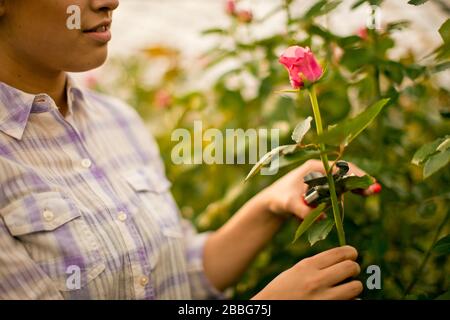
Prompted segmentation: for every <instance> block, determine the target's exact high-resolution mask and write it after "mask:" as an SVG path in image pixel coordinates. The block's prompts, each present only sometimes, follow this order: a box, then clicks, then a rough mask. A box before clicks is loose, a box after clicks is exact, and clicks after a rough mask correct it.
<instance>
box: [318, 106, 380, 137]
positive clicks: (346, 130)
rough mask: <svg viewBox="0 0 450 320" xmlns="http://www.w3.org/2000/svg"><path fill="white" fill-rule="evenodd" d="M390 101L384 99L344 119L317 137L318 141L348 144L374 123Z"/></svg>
mask: <svg viewBox="0 0 450 320" xmlns="http://www.w3.org/2000/svg"><path fill="white" fill-rule="evenodd" d="M388 101H389V99H382V100H380V101H378V102H377V103H375V104H373V105H372V106H370V107H369V108H367V109H366V110H365V111H363V112H361V113H360V114H359V115H357V116H356V117H355V118H352V119H348V120H344V121H343V122H341V123H339V124H337V125H336V126H334V127H333V128H331V129H330V130H328V131H327V132H325V133H324V134H322V135H320V136H319V137H318V138H317V142H318V143H325V144H328V145H341V144H344V145H348V144H349V143H350V142H351V141H352V140H353V139H355V138H356V137H357V136H358V135H359V134H360V133H361V132H362V131H363V130H364V129H366V128H367V127H368V126H369V125H370V124H371V123H372V121H373V120H374V119H375V118H376V116H377V115H378V114H379V113H380V111H381V110H382V109H383V107H384V106H385V105H386V104H387V103H388Z"/></svg>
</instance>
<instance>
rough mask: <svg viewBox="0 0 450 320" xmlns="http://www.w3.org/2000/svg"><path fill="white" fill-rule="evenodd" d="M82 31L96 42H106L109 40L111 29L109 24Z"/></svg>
mask: <svg viewBox="0 0 450 320" xmlns="http://www.w3.org/2000/svg"><path fill="white" fill-rule="evenodd" d="M83 33H84V34H86V35H87V36H88V37H90V38H91V39H93V40H95V41H98V42H102V43H107V42H109V41H110V40H111V30H110V26H109V25H108V26H101V27H98V28H97V29H95V30H88V31H84V32H83Z"/></svg>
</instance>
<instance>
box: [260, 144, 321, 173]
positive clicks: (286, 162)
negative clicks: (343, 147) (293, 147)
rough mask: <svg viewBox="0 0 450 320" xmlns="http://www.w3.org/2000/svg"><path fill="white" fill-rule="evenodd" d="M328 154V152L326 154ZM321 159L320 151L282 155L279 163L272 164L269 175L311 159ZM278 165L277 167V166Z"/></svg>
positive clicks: (301, 151)
mask: <svg viewBox="0 0 450 320" xmlns="http://www.w3.org/2000/svg"><path fill="white" fill-rule="evenodd" d="M325 153H326V152H325ZM318 157H320V151H319V150H307V149H300V150H298V151H296V152H295V153H291V154H286V155H281V156H280V157H279V158H278V163H275V161H272V163H271V164H270V169H269V171H268V173H267V174H270V173H271V172H273V174H275V172H277V171H278V170H279V169H280V168H284V167H287V166H290V165H292V164H295V163H297V164H298V163H300V162H305V161H306V160H309V159H314V158H318ZM275 165H276V166H275Z"/></svg>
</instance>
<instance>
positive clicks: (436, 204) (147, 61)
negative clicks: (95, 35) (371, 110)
mask: <svg viewBox="0 0 450 320" xmlns="http://www.w3.org/2000/svg"><path fill="white" fill-rule="evenodd" d="M382 2H383V1H381V0H359V1H354V5H353V7H352V8H353V9H356V8H358V7H359V6H367V7H369V5H381V4H382ZM424 2H426V1H423V0H422V1H420V0H412V1H409V3H410V5H412V6H413V5H415V6H417V7H416V10H421V8H420V5H421V4H422V3H424ZM293 4H295V0H286V1H282V2H281V5H278V4H277V5H274V8H273V11H271V12H269V13H268V14H266V15H265V16H255V15H253V13H252V12H251V8H245V10H241V11H240V12H239V13H235V14H230V15H229V24H228V26H227V27H226V28H223V27H220V28H214V29H209V30H205V32H204V33H203V35H202V36H203V37H211V38H212V39H213V40H214V43H215V45H214V46H213V47H212V48H211V49H210V50H209V51H207V52H205V53H204V54H203V55H202V56H201V57H200V63H201V64H202V68H203V69H202V70H203V71H204V72H209V71H211V70H215V73H216V74H217V76H216V77H214V79H213V80H211V81H210V82H209V83H208V85H207V86H203V87H202V88H195V86H192V84H191V73H192V70H191V69H190V68H189V67H186V66H185V65H183V63H182V62H183V56H182V54H181V53H180V52H179V51H178V50H177V49H175V48H169V47H164V46H157V45H155V46H150V47H148V48H145V49H143V50H142V51H141V52H140V53H139V54H136V55H133V56H131V57H127V58H126V59H124V58H115V59H113V60H112V61H111V62H110V64H109V66H108V68H109V72H111V73H112V74H114V75H115V76H114V77H112V78H113V80H112V81H110V82H109V83H108V84H107V85H104V84H100V83H99V82H97V81H96V80H95V79H91V80H90V82H89V84H90V86H91V87H93V88H95V89H97V90H100V91H103V92H107V93H109V94H113V95H119V96H121V97H122V98H124V99H126V100H127V102H128V103H130V105H132V106H133V107H135V108H136V110H137V111H138V112H139V113H140V114H141V116H142V117H143V118H144V119H145V121H146V123H147V124H148V126H149V129H150V130H151V131H152V132H153V134H154V135H155V137H156V139H157V140H158V142H159V145H160V149H161V154H162V156H163V158H164V161H165V163H166V169H167V174H168V177H169V178H170V180H171V181H172V182H173V188H172V192H173V194H174V196H175V198H176V200H177V202H178V204H179V206H180V208H181V212H182V214H183V215H184V216H185V217H187V218H189V219H191V220H192V221H193V222H194V223H195V225H196V226H197V227H198V228H199V230H214V229H217V228H219V227H220V226H221V225H223V224H224V223H225V222H226V221H227V220H228V219H229V218H230V216H231V215H233V213H235V212H236V211H237V210H238V209H239V208H240V207H241V206H242V205H243V204H244V203H245V202H246V201H247V200H248V199H249V198H250V197H252V196H253V195H254V194H256V193H257V192H258V191H260V190H261V189H262V188H264V187H265V186H267V185H269V184H270V183H271V182H273V181H274V180H275V179H277V178H278V177H279V176H281V175H283V174H284V173H286V172H287V171H288V170H290V169H292V168H293V167H295V166H298V165H300V164H301V163H296V164H293V165H291V166H290V167H287V168H283V169H282V170H281V171H280V172H279V174H278V175H276V176H261V175H259V176H257V177H256V178H254V179H252V180H250V181H249V182H246V183H244V182H243V180H244V178H245V176H246V175H247V173H248V171H249V170H250V168H251V166H252V165H251V164H246V165H237V164H235V165H207V164H201V165H174V164H173V163H172V161H171V151H172V148H173V147H174V146H175V145H176V144H177V143H178V142H177V141H172V140H171V134H172V132H173V130H174V129H176V128H186V129H188V130H190V131H191V132H192V130H193V123H194V120H202V122H203V129H204V130H205V129H208V128H218V129H220V130H222V131H224V130H225V129H227V128H242V129H248V128H256V129H257V128H279V129H280V132H281V133H282V137H281V141H280V144H286V143H288V142H289V141H290V133H291V131H292V130H293V129H294V127H295V125H296V124H297V123H298V122H299V121H300V120H301V119H304V118H306V117H307V116H309V115H311V113H312V111H311V107H310V105H309V101H308V100H307V95H305V97H304V99H305V100H304V101H300V102H299V101H298V100H297V98H296V96H295V95H290V94H280V93H276V91H277V90H282V89H288V88H289V81H288V75H287V72H286V71H285V70H284V68H283V67H282V66H281V65H280V64H279V63H278V57H279V54H280V52H281V51H282V50H284V49H285V48H286V47H288V46H290V45H300V46H309V47H311V49H312V51H313V52H314V53H315V55H316V56H317V57H319V58H320V61H321V63H322V65H326V66H327V70H328V71H327V74H326V78H325V79H324V81H323V82H321V83H320V85H319V86H318V87H317V90H318V99H319V102H320V105H321V109H322V116H323V117H324V121H325V123H326V124H328V125H329V124H333V123H336V122H337V121H340V120H342V119H345V118H348V117H351V116H354V115H355V114H358V113H359V112H361V111H362V110H363V108H364V107H365V106H369V105H370V104H371V103H373V102H374V101H377V100H379V99H380V98H383V97H389V98H390V99H391V100H390V103H389V106H388V107H386V108H385V109H384V110H383V111H382V114H381V115H380V116H379V117H378V118H377V119H376V123H373V124H372V125H371V126H370V127H369V128H368V129H367V130H366V131H365V132H364V133H363V134H362V135H361V136H359V137H358V139H357V140H356V141H355V142H354V143H353V144H352V145H351V146H350V147H349V148H348V149H347V150H346V152H345V156H344V159H345V160H348V161H352V162H354V163H355V164H357V165H358V166H360V167H361V168H363V169H364V170H366V171H367V172H368V173H370V174H371V175H373V176H374V177H376V178H377V179H378V181H379V182H380V183H381V184H382V186H383V192H382V193H381V194H380V195H377V196H373V197H370V198H361V197H358V196H355V195H350V196H347V197H346V199H345V203H346V211H345V221H344V225H345V230H346V236H347V241H348V242H349V244H351V245H353V246H355V247H356V248H357V249H358V250H359V253H360V257H359V261H360V263H361V266H362V270H363V271H362V273H361V276H360V278H361V280H362V281H363V282H365V280H366V279H367V277H368V276H369V275H368V274H366V273H365V270H366V268H367V266H369V265H372V264H375V265H378V266H380V268H381V272H382V289H381V290H367V289H366V290H365V292H364V293H363V295H362V298H363V299H403V298H408V299H435V298H437V297H441V298H449V299H450V294H449V292H448V290H449V286H450V263H449V246H450V245H449V238H448V236H447V237H446V238H445V235H447V234H449V233H450V220H449V215H450V206H449V203H450V201H449V200H450V187H449V186H450V170H449V167H448V163H449V159H450V155H449V153H450V150H449V143H448V136H447V137H446V135H449V134H450V119H449V117H450V92H449V90H448V86H447V87H445V86H442V82H441V83H440V82H439V81H436V77H437V76H439V74H442V73H447V72H448V67H449V66H450V22H449V20H447V21H446V22H445V23H444V25H442V27H441V28H440V29H439V33H440V35H441V37H442V44H441V45H440V47H438V48H430V49H429V52H427V53H425V54H424V55H422V56H421V57H417V56H416V55H415V54H414V53H413V52H411V51H408V52H406V53H404V54H403V55H402V56H401V57H398V58H396V59H393V58H392V57H391V56H390V51H391V50H392V49H395V48H396V45H397V44H396V42H395V40H394V38H393V34H394V33H401V32H402V31H403V30H406V29H408V27H409V22H408V21H397V22H393V23H389V24H383V25H381V26H380V27H379V28H377V29H370V28H369V29H368V28H366V27H365V26H361V29H360V30H359V31H358V32H356V33H355V34H348V35H345V36H342V35H337V34H335V33H334V32H333V30H330V29H328V28H327V26H326V23H323V21H324V19H323V18H324V17H327V16H332V15H333V13H334V11H335V10H336V9H337V8H339V6H340V5H341V1H325V0H321V1H316V2H315V3H313V5H312V6H311V7H310V8H309V9H308V10H307V11H306V12H301V13H299V12H296V11H295V10H293V9H292V6H293ZM439 4H440V5H441V7H442V10H443V11H444V12H445V13H446V14H447V15H448V14H449V12H450V9H449V7H448V6H446V5H445V3H444V2H439ZM224 5H225V3H224ZM239 6H240V3H239V1H237V7H238V8H239ZM244 11H245V12H244ZM280 13H281V14H283V15H284V17H285V26H284V32H282V33H276V34H271V35H268V36H264V37H257V36H255V30H258V28H261V27H262V26H263V25H264V24H265V22H266V21H267V20H268V19H269V18H270V17H271V15H274V14H280ZM373 15H374V16H375V15H376V12H375V11H374V12H373ZM436 32H438V30H436ZM155 66H158V67H157V69H158V72H159V77H158V80H157V81H147V76H146V75H147V72H148V70H149V68H155ZM438 138H441V140H438V142H439V143H437V142H435V143H434V144H433V145H431V146H430V145H428V147H426V148H425V149H426V150H424V149H422V151H421V154H419V156H420V157H419V158H420V159H419V160H417V161H415V164H413V163H411V161H412V159H413V157H414V154H415V153H416V152H417V150H418V149H420V148H421V147H423V146H424V145H427V144H429V143H430V142H433V141H435V140H436V139H438ZM307 139H308V136H307V137H306V140H307ZM446 139H447V140H446ZM205 144H207V142H206V141H205ZM442 145H443V146H442ZM438 146H440V149H438ZM245 151H246V150H237V151H236V152H245ZM436 156H438V157H436ZM433 157H434V158H433ZM436 158H437V159H436ZM425 168H427V170H428V171H427V173H426V175H429V173H433V174H431V175H430V176H429V177H426V178H425V176H424V173H423V170H425ZM297 226H298V221H296V220H295V219H292V221H289V222H288V223H287V224H286V225H285V226H284V227H283V229H282V230H281V231H280V232H279V233H278V234H277V236H276V237H275V238H274V239H273V241H272V242H271V244H270V245H269V246H268V247H267V248H266V250H264V251H263V252H262V253H261V254H260V255H259V256H258V258H257V259H256V260H255V262H254V263H253V264H252V266H251V268H250V269H249V270H248V271H247V272H246V274H245V275H244V277H243V278H242V279H241V281H240V282H239V283H238V284H237V285H236V286H235V287H234V288H233V295H234V297H235V298H236V299H247V298H250V297H251V296H252V295H254V294H255V293H256V292H257V291H259V290H261V289H262V288H263V287H264V286H265V285H266V284H267V283H268V282H269V281H270V280H272V279H273V278H274V277H275V276H276V275H277V274H279V273H280V272H282V271H283V270H285V269H287V268H289V267H291V266H292V265H293V264H295V263H296V262H297V261H299V260H300V259H302V258H304V257H307V256H310V255H313V254H315V253H318V252H320V251H323V250H325V249H328V248H330V247H333V246H335V245H336V244H337V237H336V234H335V232H334V231H333V232H332V234H331V236H330V237H328V238H327V239H326V240H324V241H321V242H319V243H317V244H316V245H314V246H313V247H309V245H308V243H307V240H305V239H301V241H298V242H296V243H295V244H291V241H292V239H293V235H294V232H295V229H296V227H297ZM440 239H442V240H441V241H440V242H439V243H438V245H437V246H436V242H437V241H438V240H440Z"/></svg>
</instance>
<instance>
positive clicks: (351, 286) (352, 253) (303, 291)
mask: <svg viewBox="0 0 450 320" xmlns="http://www.w3.org/2000/svg"><path fill="white" fill-rule="evenodd" d="M357 256H358V253H357V251H356V249H355V248H353V247H350V246H344V247H339V248H334V249H331V250H328V251H324V252H322V253H319V254H317V255H315V256H313V257H310V258H306V259H303V260H301V261H300V262H299V263H297V264H296V265H294V266H293V267H292V268H290V269H288V270H286V271H284V272H283V273H281V274H280V275H279V276H278V277H276V278H275V279H273V280H272V282H270V283H269V284H268V285H267V286H266V287H265V288H264V289H263V290H262V291H261V292H259V293H258V294H257V295H256V296H255V297H253V299H258V300H261V299H263V300H309V299H317V300H347V299H354V298H356V297H357V296H358V295H359V294H360V293H361V292H362V290H363V285H362V283H361V282H360V281H357V280H353V281H350V282H346V283H342V284H341V282H342V281H344V280H346V279H348V278H351V277H355V276H357V275H358V274H359V272H360V271H361V269H360V267H359V265H358V264H357V263H356V262H355V260H356V257H357Z"/></svg>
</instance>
